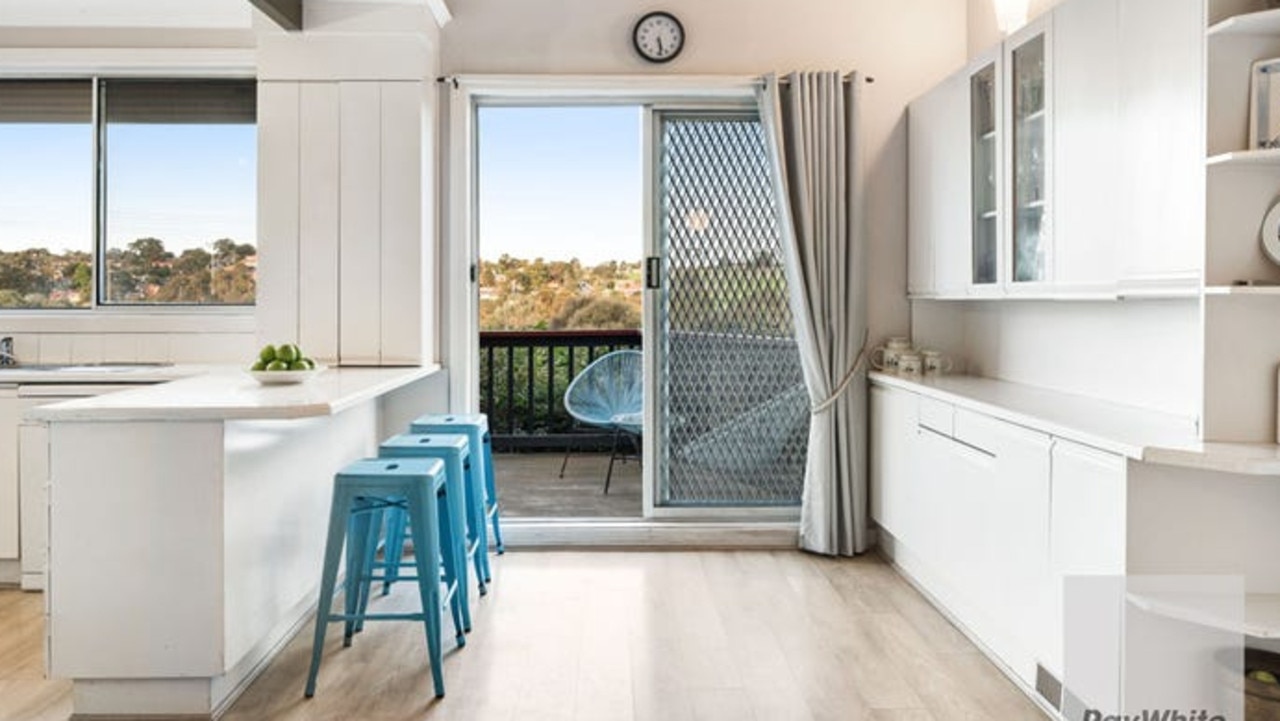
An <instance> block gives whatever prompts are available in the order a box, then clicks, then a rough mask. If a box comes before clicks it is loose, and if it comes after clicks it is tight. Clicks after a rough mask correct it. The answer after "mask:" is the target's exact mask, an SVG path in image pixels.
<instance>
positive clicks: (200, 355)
mask: <svg viewBox="0 0 1280 721" xmlns="http://www.w3.org/2000/svg"><path fill="white" fill-rule="evenodd" d="M3 336H12V337H13V348H14V355H16V356H17V357H18V362H19V363H102V362H121V363H130V362H141V363H239V362H242V361H247V360H249V359H251V358H253V355H254V353H255V351H256V348H257V345H256V337H255V335H254V334H253V333H240V332H226V333H32V332H29V331H27V332H16V331H5V330H4V329H3V326H0V337H3Z"/></svg>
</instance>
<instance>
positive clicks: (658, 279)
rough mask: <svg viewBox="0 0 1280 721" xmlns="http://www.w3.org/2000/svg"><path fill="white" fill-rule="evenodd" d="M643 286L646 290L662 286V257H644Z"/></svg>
mask: <svg viewBox="0 0 1280 721" xmlns="http://www.w3.org/2000/svg"><path fill="white" fill-rule="evenodd" d="M644 287H645V288H646V289H648V290H658V289H659V288H661V287H662V258H659V257H658V256H656V255H651V256H649V257H648V258H645V259H644Z"/></svg>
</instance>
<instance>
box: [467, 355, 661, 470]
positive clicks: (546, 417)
mask: <svg viewBox="0 0 1280 721" xmlns="http://www.w3.org/2000/svg"><path fill="white" fill-rule="evenodd" d="M640 347H641V335H640V331H639V330H558V331H484V332H481V333H480V410H481V411H482V412H484V413H487V414H488V415H489V431H490V433H491V434H492V436H493V450H494V451H495V452H498V453H504V452H511V451H538V450H541V451H559V450H564V449H565V448H568V447H570V446H572V447H573V448H575V449H580V450H597V451H599V450H608V448H609V444H610V441H611V436H610V435H609V434H608V433H602V432H598V431H592V430H591V429H575V427H574V421H573V418H572V417H571V416H570V415H569V413H568V412H567V411H566V410H565V409H564V391H565V389H566V388H568V387H569V383H570V382H571V381H572V380H573V379H574V377H575V376H577V375H578V373H581V372H582V369H583V368H586V367H587V366H588V365H589V364H590V363H591V362H592V361H594V360H595V359H597V358H599V357H600V356H602V355H604V354H605V353H609V352H611V351H615V350H620V349H623V348H637V349H638V348H640Z"/></svg>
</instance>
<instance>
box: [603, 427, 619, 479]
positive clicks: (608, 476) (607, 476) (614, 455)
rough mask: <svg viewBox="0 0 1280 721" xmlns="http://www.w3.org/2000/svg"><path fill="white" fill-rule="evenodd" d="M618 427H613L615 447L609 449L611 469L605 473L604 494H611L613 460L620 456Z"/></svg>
mask: <svg viewBox="0 0 1280 721" xmlns="http://www.w3.org/2000/svg"><path fill="white" fill-rule="evenodd" d="M621 432H622V431H620V430H619V429H617V428H614V429H613V448H612V449H611V450H610V451H609V470H608V471H607V472H606V473H605V474H604V494H605V495H606V496H607V495H609V481H612V480H613V461H614V459H615V458H617V457H618V434H619V433H621Z"/></svg>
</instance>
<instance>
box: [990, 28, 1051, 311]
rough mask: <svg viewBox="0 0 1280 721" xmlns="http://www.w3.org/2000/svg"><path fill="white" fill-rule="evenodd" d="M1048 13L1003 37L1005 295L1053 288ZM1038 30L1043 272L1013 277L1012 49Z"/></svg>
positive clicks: (1015, 216)
mask: <svg viewBox="0 0 1280 721" xmlns="http://www.w3.org/2000/svg"><path fill="white" fill-rule="evenodd" d="M1052 23H1053V16H1052V14H1047V15H1044V16H1043V17H1040V18H1038V19H1036V20H1034V21H1032V22H1030V23H1028V24H1027V25H1025V26H1023V27H1022V28H1020V29H1018V30H1017V31H1016V32H1014V33H1013V34H1011V35H1010V36H1009V37H1007V38H1005V41H1004V43H1003V46H1002V47H1003V57H1002V61H1003V66H1004V67H1003V79H1002V82H1003V92H1001V102H1003V104H1004V107H1003V109H1002V117H1003V120H1004V140H1003V148H1004V161H1003V162H1002V163H1001V165H1002V167H1003V170H1004V174H1005V177H1004V187H1003V189H1002V191H1001V192H1002V193H1003V196H1002V200H1003V202H1004V212H1003V216H1004V228H1003V236H1004V237H1003V239H1002V242H1001V248H1002V251H1003V253H1004V255H1003V257H1001V259H1000V263H1001V267H1000V272H999V274H998V275H999V277H1000V278H1001V279H1002V286H1003V288H1004V291H1005V294H1006V295H1010V296H1012V295H1018V294H1024V295H1036V294H1044V293H1047V292H1051V291H1052V288H1053V281H1054V279H1053V268H1054V266H1055V263H1054V243H1053V240H1054V224H1053V216H1054V203H1053V186H1054V171H1055V169H1054V166H1053V119H1054V111H1053V106H1054V91H1053V52H1054V49H1053V27H1052ZM1037 36H1039V37H1041V38H1042V39H1043V43H1044V45H1043V52H1044V59H1043V66H1042V67H1043V70H1042V72H1043V75H1044V77H1043V84H1042V87H1041V93H1042V95H1043V98H1042V103H1043V110H1042V113H1043V116H1042V117H1043V127H1042V136H1041V137H1042V140H1041V145H1042V148H1041V155H1042V160H1041V163H1042V165H1041V169H1040V172H1041V174H1042V176H1043V177H1042V179H1041V182H1042V184H1043V187H1042V189H1041V198H1042V199H1043V200H1042V203H1043V205H1042V206H1041V207H1042V213H1041V220H1040V223H1041V225H1040V238H1039V246H1040V248H1041V249H1042V252H1043V258H1044V265H1043V275H1042V277H1040V278H1039V279H1036V280H1023V281H1020V280H1017V279H1016V277H1015V271H1016V268H1017V252H1018V247H1017V244H1018V237H1017V232H1018V228H1017V225H1018V193H1017V183H1018V151H1017V147H1016V142H1017V137H1018V128H1017V124H1018V117H1017V108H1016V107H1015V106H1016V103H1015V92H1014V91H1015V89H1016V88H1015V87H1014V86H1015V84H1016V83H1017V73H1016V65H1015V59H1014V55H1015V54H1016V53H1017V52H1018V50H1019V49H1021V48H1022V47H1023V46H1025V45H1027V44H1028V43H1030V42H1031V41H1033V40H1035V39H1036V38H1037Z"/></svg>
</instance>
